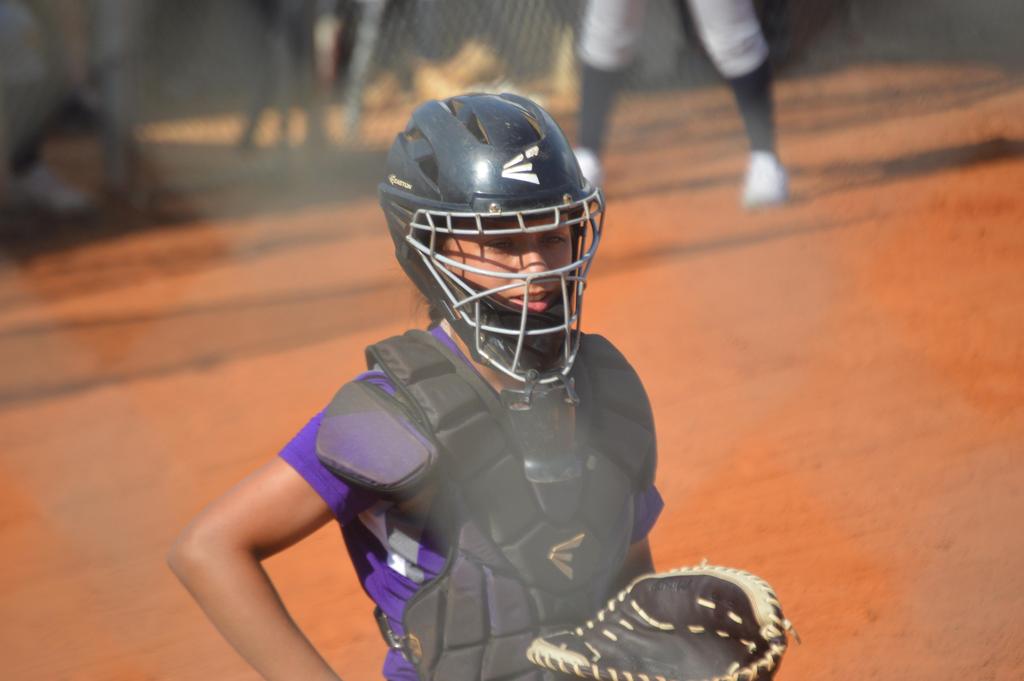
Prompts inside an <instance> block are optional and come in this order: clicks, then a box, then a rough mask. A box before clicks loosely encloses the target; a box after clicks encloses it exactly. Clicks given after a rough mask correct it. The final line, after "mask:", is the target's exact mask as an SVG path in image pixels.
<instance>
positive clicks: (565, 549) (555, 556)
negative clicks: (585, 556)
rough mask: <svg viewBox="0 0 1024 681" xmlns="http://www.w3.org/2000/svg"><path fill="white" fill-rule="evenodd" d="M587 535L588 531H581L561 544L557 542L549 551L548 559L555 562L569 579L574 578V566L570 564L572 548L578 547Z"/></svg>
mask: <svg viewBox="0 0 1024 681" xmlns="http://www.w3.org/2000/svg"><path fill="white" fill-rule="evenodd" d="M586 536H587V535H586V533H584V532H580V533H579V534H577V535H576V536H575V537H573V538H572V539H569V540H567V541H564V542H562V543H561V544H555V545H554V546H552V547H551V551H549V552H548V560H550V561H551V562H552V563H554V564H555V567H556V568H558V569H559V570H561V571H562V574H563V575H565V576H566V577H568V578H569V579H572V566H571V565H569V563H571V562H572V550H573V549H578V548H579V547H580V544H582V543H583V539H584V538H585V537H586Z"/></svg>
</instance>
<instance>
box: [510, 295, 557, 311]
mask: <svg viewBox="0 0 1024 681" xmlns="http://www.w3.org/2000/svg"><path fill="white" fill-rule="evenodd" d="M552 298H554V293H553V292H552V293H545V294H543V297H541V296H530V302H529V303H527V304H526V309H527V310H529V311H530V312H546V311H547V310H548V308H550V307H551V300H552ZM510 301H511V302H512V303H514V304H515V305H518V306H519V307H522V306H523V297H522V296H517V297H515V298H511V299H510Z"/></svg>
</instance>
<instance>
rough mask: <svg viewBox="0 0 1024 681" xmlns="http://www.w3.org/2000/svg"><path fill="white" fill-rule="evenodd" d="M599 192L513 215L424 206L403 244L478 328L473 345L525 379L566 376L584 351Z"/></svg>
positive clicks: (600, 217)
mask: <svg viewBox="0 0 1024 681" xmlns="http://www.w3.org/2000/svg"><path fill="white" fill-rule="evenodd" d="M602 223H603V203H602V198H601V194H600V192H599V191H594V192H593V193H592V194H591V195H589V196H587V197H586V198H584V199H582V200H580V201H576V202H570V203H566V204H564V205H558V206H553V207H545V208H536V209H530V210H522V211H514V212H495V213H476V212H472V213H471V212H440V211H432V210H426V209H420V210H418V211H416V213H415V214H414V215H413V218H412V220H411V221H410V222H409V228H408V233H407V235H406V241H407V243H409V245H411V246H412V247H413V248H414V249H415V250H416V251H417V252H418V253H419V256H420V258H422V260H423V264H424V266H425V267H426V269H427V270H428V271H429V272H430V274H431V275H432V276H433V277H434V279H435V280H436V282H437V284H438V285H439V287H440V288H441V291H442V293H443V295H444V297H445V301H446V303H447V304H448V305H449V307H450V309H451V310H452V311H454V312H455V313H456V314H457V315H458V317H459V318H460V319H461V320H462V321H464V322H465V323H466V324H468V325H469V326H470V327H471V328H472V330H473V345H474V347H473V349H474V350H475V354H477V355H478V356H480V357H483V358H484V359H485V360H486V362H487V363H488V364H490V365H491V366H493V367H495V368H496V369H498V370H499V371H501V372H502V373H504V374H506V375H508V376H511V377H513V378H515V379H518V380H519V381H522V382H523V383H525V384H528V385H529V384H532V383H541V384H545V383H553V382H556V381H560V380H564V378H565V377H566V376H567V375H568V373H569V371H570V369H571V368H572V364H573V361H574V360H575V358H576V353H577V352H578V350H579V327H580V316H581V312H582V303H583V293H584V289H585V286H586V279H587V274H588V272H589V270H590V265H591V260H592V259H593V257H594V254H595V252H596V250H597V246H598V243H599V242H600V239H601V227H602Z"/></svg>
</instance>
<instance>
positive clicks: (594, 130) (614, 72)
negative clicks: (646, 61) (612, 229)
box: [576, 0, 647, 185]
mask: <svg viewBox="0 0 1024 681" xmlns="http://www.w3.org/2000/svg"><path fill="white" fill-rule="evenodd" d="M646 11H647V0H588V2H587V6H586V9H585V10H584V13H583V23H582V27H581V29H580V34H581V35H580V42H579V56H580V62H581V74H580V113H579V131H578V133H577V136H576V159H577V160H578V161H579V164H580V170H582V171H583V174H584V175H585V176H586V178H587V179H588V180H590V181H591V182H592V183H593V184H595V185H600V184H601V183H602V182H603V181H604V172H603V169H602V166H601V154H602V153H603V151H604V143H605V138H606V136H607V128H608V120H609V118H610V117H611V113H612V109H613V108H614V107H615V99H616V96H617V95H618V91H619V88H620V87H621V86H622V79H623V74H624V72H625V70H626V67H628V66H629V64H630V63H631V62H632V61H633V58H634V57H635V56H636V52H637V48H638V46H639V44H640V37H641V33H642V31H643V26H644V14H645V13H646Z"/></svg>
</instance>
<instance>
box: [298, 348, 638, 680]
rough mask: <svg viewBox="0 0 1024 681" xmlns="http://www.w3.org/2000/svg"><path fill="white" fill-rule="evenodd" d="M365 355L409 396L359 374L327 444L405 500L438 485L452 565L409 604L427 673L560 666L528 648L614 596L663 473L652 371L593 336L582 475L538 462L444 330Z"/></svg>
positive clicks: (337, 457)
mask: <svg viewBox="0 0 1024 681" xmlns="http://www.w3.org/2000/svg"><path fill="white" fill-rule="evenodd" d="M367 360H368V364H369V365H370V366H371V367H379V368H380V369H382V370H383V371H384V372H385V373H386V374H387V376H388V377H389V378H390V379H391V381H392V383H393V384H394V385H395V387H396V390H397V393H396V395H395V396H394V397H390V396H388V395H386V394H385V393H383V391H381V390H380V389H379V388H376V387H374V386H371V385H369V384H365V383H362V384H360V383H349V384H348V385H346V386H345V388H343V389H342V390H341V391H340V392H339V393H338V395H337V396H336V397H335V399H334V401H333V402H332V403H331V406H330V407H329V408H328V410H327V413H326V414H325V417H324V421H323V425H322V426H321V431H320V433H319V436H318V440H317V453H318V456H319V457H320V459H321V461H322V462H323V463H324V464H325V465H326V466H327V467H329V468H330V469H331V470H332V471H333V472H334V473H335V474H336V475H339V476H340V477H342V478H344V479H345V480H346V481H348V482H350V483H352V484H356V485H360V486H363V487H366V488H369V489H372V490H373V491H375V492H376V493H378V494H382V495H390V496H392V497H393V498H395V499H396V500H397V501H399V502H401V500H402V499H405V498H409V497H412V496H415V495H417V494H418V493H420V492H421V491H422V490H423V489H424V488H426V487H430V488H432V489H434V490H436V494H435V497H434V498H435V499H436V503H439V504H442V512H441V513H439V514H437V515H438V517H441V518H443V521H442V522H441V524H442V525H444V527H437V528H430V532H431V534H432V536H435V537H436V538H437V539H438V540H439V541H441V542H442V543H443V545H444V548H445V549H446V562H445V566H444V569H443V570H442V571H441V573H440V574H439V575H438V577H436V578H435V579H433V580H431V581H429V582H428V583H426V584H425V585H424V586H423V587H422V588H421V589H420V590H419V591H418V592H417V593H416V595H415V596H414V597H413V598H412V599H411V600H410V601H409V603H408V604H407V605H406V608H405V613H404V617H403V622H402V623H403V629H404V630H405V632H406V633H405V636H404V637H397V638H398V640H399V641H400V643H401V647H402V649H403V652H404V654H405V655H406V657H407V658H408V659H410V660H411V661H412V662H413V663H414V664H415V665H416V667H417V670H418V672H419V676H420V678H421V679H422V680H423V681H499V680H500V681H542V680H547V679H549V678H551V677H550V676H548V674H550V672H544V671H543V670H540V669H538V668H537V667H534V666H533V665H532V664H531V663H530V662H529V660H527V658H526V654H525V651H526V649H527V647H528V646H529V644H530V642H531V641H532V640H533V638H534V637H536V636H538V635H540V634H542V633H545V632H548V631H551V630H554V629H564V628H568V627H571V626H576V625H577V624H578V623H579V622H581V621H582V620H584V619H585V618H586V617H587V616H589V615H590V614H592V612H593V610H594V609H595V607H596V606H597V605H598V604H599V603H601V602H603V600H604V599H605V598H607V597H608V595H609V594H608V591H609V589H610V587H611V585H612V581H613V580H614V579H615V577H616V576H617V574H618V572H619V570H620V568H621V566H622V563H623V558H624V556H625V554H626V550H627V549H628V546H629V540H630V535H631V532H632V527H633V520H634V519H633V508H634V503H633V502H634V496H635V495H637V494H639V493H641V492H643V491H644V490H646V489H647V487H648V486H649V485H650V484H651V483H652V482H653V475H654V465H655V456H656V454H655V437H654V424H653V419H652V415H651V409H650V405H649V403H648V401H647V396H646V394H645V392H644V389H643V386H642V384H641V383H640V380H639V378H638V377H637V375H636V373H635V372H634V371H633V369H632V367H631V366H630V365H629V363H628V362H627V361H626V360H625V358H623V356H622V355H621V354H620V353H619V352H618V351H617V350H616V349H615V348H614V347H613V346H612V345H611V344H610V343H609V342H608V341H607V340H605V339H604V338H602V337H600V336H596V335H588V336H584V337H583V338H582V343H581V348H580V352H579V354H578V356H577V359H576V362H575V364H574V367H573V372H572V379H573V383H574V385H575V389H576V394H577V395H578V396H579V406H578V407H577V409H576V414H575V426H574V428H575V437H574V438H573V444H572V445H571V447H572V449H573V451H572V452H571V455H572V458H574V459H575V460H576V461H577V462H579V464H580V465H579V474H578V475H574V476H570V477H569V478H568V479H558V480H551V481H543V482H541V481H537V477H536V476H535V475H527V473H526V471H525V457H524V454H523V452H522V451H521V447H520V446H519V445H518V444H517V442H518V441H517V438H516V437H515V433H514V432H513V431H512V430H511V428H512V427H513V426H512V423H511V421H510V419H509V414H508V410H507V408H506V407H504V406H502V405H501V403H500V401H499V397H498V395H497V393H495V391H494V390H493V389H492V388H491V386H490V385H489V384H487V383H486V382H485V381H484V380H483V379H482V378H481V377H480V376H479V374H477V373H476V371H475V370H474V369H473V368H472V367H470V366H469V365H468V364H467V363H466V362H465V361H464V360H463V359H461V358H460V357H457V356H455V355H453V354H452V353H451V352H450V350H448V349H447V348H446V347H445V346H443V345H442V344H441V343H440V342H439V341H437V339H435V338H434V337H433V336H432V335H430V334H429V333H426V332H423V331H410V332H408V333H406V334H405V335H403V336H398V337H394V338H390V339H387V340H385V341H382V342H380V343H377V344H375V345H373V346H370V347H369V348H368V349H367ZM356 421H358V423H359V424H361V425H360V426H359V429H360V430H362V431H363V432H364V433H371V434H372V439H373V445H372V449H371V448H366V447H360V448H358V449H363V450H364V451H367V453H369V454H372V456H363V457H360V456H353V455H352V452H353V447H352V445H351V440H352V437H353V432H352V430H353V427H354V426H353V424H354V423H356ZM346 424H348V425H346ZM367 424H371V425H369V426H368V425H367ZM367 428H369V430H367ZM369 437H370V436H364V439H369Z"/></svg>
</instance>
